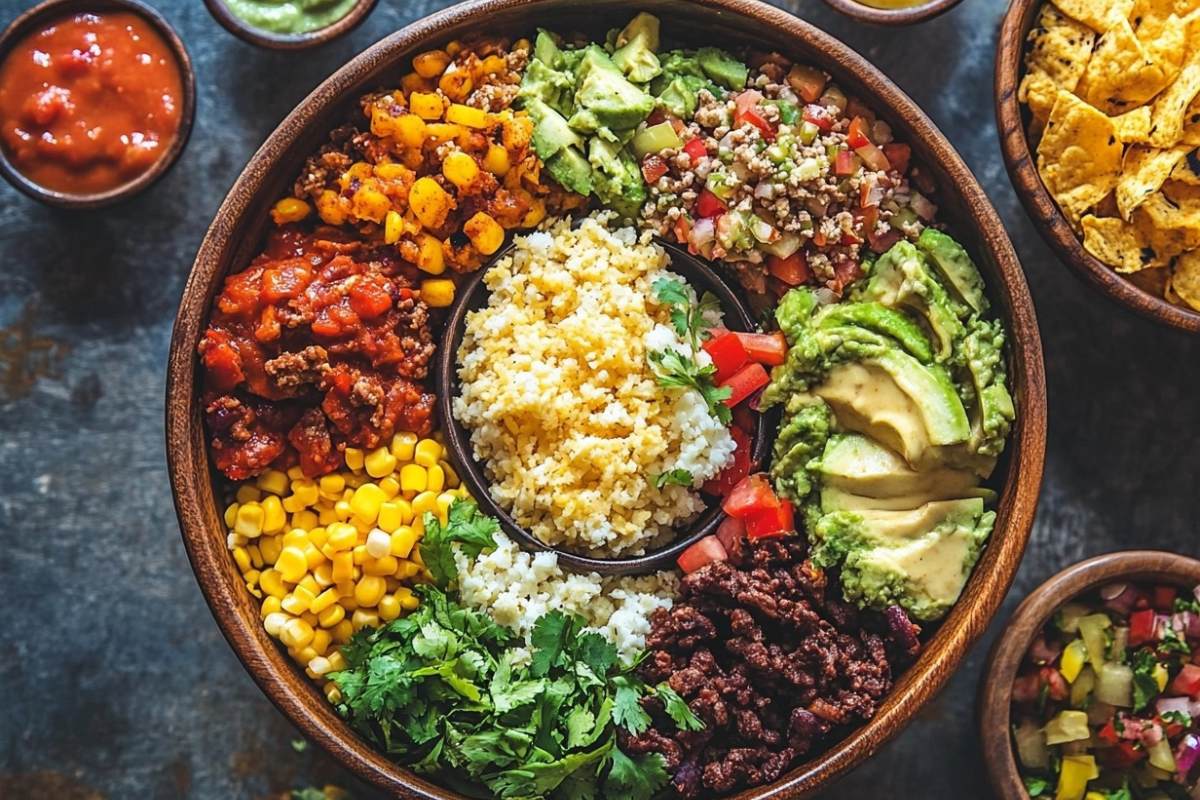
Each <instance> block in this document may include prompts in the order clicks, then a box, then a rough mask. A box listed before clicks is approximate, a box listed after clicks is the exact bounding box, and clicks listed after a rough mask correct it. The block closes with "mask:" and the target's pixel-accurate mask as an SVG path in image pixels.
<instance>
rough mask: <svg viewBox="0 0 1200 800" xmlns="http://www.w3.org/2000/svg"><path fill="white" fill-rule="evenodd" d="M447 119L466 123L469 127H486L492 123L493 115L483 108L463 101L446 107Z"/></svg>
mask: <svg viewBox="0 0 1200 800" xmlns="http://www.w3.org/2000/svg"><path fill="white" fill-rule="evenodd" d="M446 121H447V122H453V123H454V124H456V125H465V126H467V127H468V128H486V127H487V126H488V125H490V124H491V117H490V115H489V114H488V113H487V112H486V111H484V110H482V109H479V108H474V107H473V106H467V105H463V104H462V103H452V104H451V105H450V107H449V108H448V109H446Z"/></svg>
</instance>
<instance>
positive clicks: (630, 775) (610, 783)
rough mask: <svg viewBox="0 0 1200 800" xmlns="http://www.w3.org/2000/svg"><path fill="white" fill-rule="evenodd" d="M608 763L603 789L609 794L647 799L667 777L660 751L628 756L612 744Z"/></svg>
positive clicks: (623, 797)
mask: <svg viewBox="0 0 1200 800" xmlns="http://www.w3.org/2000/svg"><path fill="white" fill-rule="evenodd" d="M608 764H609V769H608V776H607V777H606V778H605V779H604V792H605V794H606V795H607V796H608V797H620V798H622V799H623V800H650V799H651V798H652V797H654V795H655V793H656V792H657V791H658V790H659V789H661V788H662V787H664V786H666V785H667V781H668V780H670V776H668V775H667V767H666V762H665V761H663V757H662V755H661V754H660V753H648V754H646V755H643V756H638V757H636V758H630V757H629V756H627V755H625V753H623V752H622V751H621V748H619V747H613V749H612V751H611V752H610V753H609V755H608Z"/></svg>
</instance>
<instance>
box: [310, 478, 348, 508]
mask: <svg viewBox="0 0 1200 800" xmlns="http://www.w3.org/2000/svg"><path fill="white" fill-rule="evenodd" d="M317 488H318V489H319V490H320V492H321V497H323V498H325V499H327V500H334V501H336V500H338V499H339V498H340V497H341V496H342V490H344V489H345V488H346V479H345V478H344V477H342V476H341V475H339V474H337V473H336V472H331V473H330V474H328V475H323V476H321V480H320V481H319V482H318V483H317Z"/></svg>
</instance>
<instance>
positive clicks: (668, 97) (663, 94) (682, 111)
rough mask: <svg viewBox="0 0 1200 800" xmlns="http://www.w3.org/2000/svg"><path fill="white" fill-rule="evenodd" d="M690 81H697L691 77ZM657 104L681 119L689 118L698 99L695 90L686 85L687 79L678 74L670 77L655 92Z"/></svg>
mask: <svg viewBox="0 0 1200 800" xmlns="http://www.w3.org/2000/svg"><path fill="white" fill-rule="evenodd" d="M692 81H699V79H698V78H692ZM657 97H658V104H659V105H660V106H662V107H663V108H665V109H666V110H667V111H669V112H671V113H672V114H674V115H675V116H677V117H680V118H682V119H690V118H691V117H692V115H693V114H695V113H696V106H697V104H698V102H699V101H698V99H697V97H696V92H695V90H693V88H692V87H691V86H689V85H688V79H687V78H686V77H684V76H682V75H678V76H676V77H674V78H672V79H671V81H670V82H669V83H667V84H666V85H665V86H663V87H662V88H661V89H660V90H659V91H658V93H657Z"/></svg>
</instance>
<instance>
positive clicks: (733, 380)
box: [720, 363, 771, 408]
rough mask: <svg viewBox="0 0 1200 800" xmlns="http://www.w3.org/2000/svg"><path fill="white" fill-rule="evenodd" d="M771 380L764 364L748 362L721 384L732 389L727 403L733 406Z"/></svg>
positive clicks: (726, 400)
mask: <svg viewBox="0 0 1200 800" xmlns="http://www.w3.org/2000/svg"><path fill="white" fill-rule="evenodd" d="M770 382H771V376H770V375H768V374H767V371H766V370H765V369H763V365H762V364H757V363H750V364H747V365H746V366H744V367H742V368H741V369H740V370H738V371H737V372H736V373H735V374H734V375H732V376H731V377H730V378H729V379H727V380H725V381H722V382H721V384H720V385H721V386H727V387H729V390H730V394H729V397H726V398H725V405H727V406H729V407H730V408H733V407H734V406H736V405H737V404H738V403H740V402H742V401H743V400H745V399H746V398H747V397H749V396H750V395H752V394H754V393H755V392H757V391H758V390H759V389H761V388H762V387H764V386H766V385H767V384H768V383H770Z"/></svg>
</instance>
